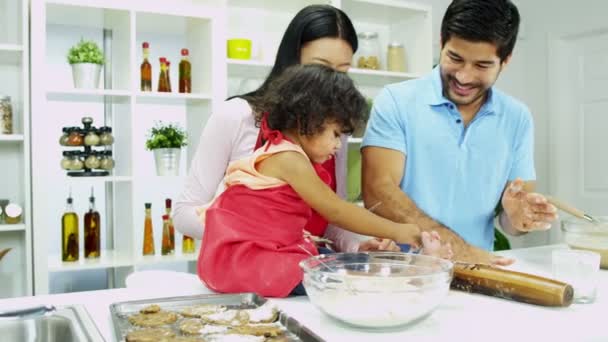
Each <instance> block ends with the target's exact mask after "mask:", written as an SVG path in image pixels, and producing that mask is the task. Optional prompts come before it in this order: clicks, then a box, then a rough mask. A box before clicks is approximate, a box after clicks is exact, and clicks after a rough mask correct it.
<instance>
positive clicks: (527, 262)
mask: <svg viewBox="0 0 608 342" xmlns="http://www.w3.org/2000/svg"><path fill="white" fill-rule="evenodd" d="M555 248H564V246H560V245H557V246H546V247H536V248H528V249H519V250H513V251H508V252H503V253H501V254H503V255H507V256H512V257H515V258H516V259H517V262H516V263H515V264H514V265H513V266H511V267H510V269H513V270H519V271H523V272H529V273H535V274H538V275H543V276H550V272H551V250H553V249H555ZM599 278H600V279H599V287H598V298H597V299H596V301H595V303H593V304H572V305H571V306H570V307H568V308H546V307H540V306H534V305H529V304H522V303H517V302H514V301H508V300H504V299H498V298H492V297H487V296H484V295H477V294H468V293H463V292H457V291H450V293H449V295H448V297H447V298H446V300H445V301H444V302H443V304H442V305H441V306H440V307H439V308H438V309H437V310H436V311H435V312H434V313H433V314H432V315H431V316H429V317H427V318H426V319H425V320H423V321H420V322H417V323H415V324H412V325H410V326H408V327H405V328H400V329H396V330H392V331H373V330H371V331H370V330H362V329H356V328H352V327H349V326H346V325H344V324H342V323H340V322H337V321H335V320H333V319H331V318H329V317H328V316H325V315H324V314H322V313H321V312H319V311H318V310H317V309H316V308H315V307H314V306H313V305H312V304H311V303H310V302H309V301H308V299H307V298H306V297H296V298H288V299H275V300H273V301H274V302H275V303H276V304H277V305H278V306H279V307H280V308H281V309H282V310H284V311H285V312H286V313H288V314H289V315H291V316H293V317H294V318H295V319H297V320H298V321H300V323H302V324H303V325H305V326H307V327H308V328H310V329H311V330H312V331H314V332H315V333H316V334H318V335H319V336H320V337H322V338H324V339H325V340H327V341H378V342H379V341H383V342H384V341H416V342H418V341H438V340H439V339H442V338H444V339H449V340H454V339H455V340H457V341H464V340H466V341H518V340H519V341H530V340H550V341H572V342H573V341H608V324H607V323H606V321H605V317H606V315H607V313H608V271H604V270H602V271H600V277H599ZM160 281H164V282H165V283H166V287H167V288H166V289H163V290H158V289H156V290H148V291H143V290H141V289H114V290H103V291H91V292H80V293H70V294H60V295H48V296H37V297H23V298H13V299H6V300H0V311H4V310H7V309H10V308H18V307H28V306H33V305H39V304H53V305H57V306H59V305H68V304H82V305H84V306H85V307H86V309H87V310H88V312H89V313H90V315H91V316H92V318H93V320H94V321H95V323H96V324H97V326H98V328H99V330H100V331H101V333H102V335H103V336H104V338H105V339H106V340H107V341H114V337H113V330H112V323H111V318H110V313H109V305H110V304H111V303H114V302H121V301H129V300H137V299H146V298H162V297H172V296H181V295H192V294H196V293H192V292H193V291H194V292H196V291H195V290H194V289H191V290H189V291H188V292H187V293H185V292H184V291H183V290H182V291H176V290H175V289H173V290H172V288H171V282H170V280H169V279H162V280H160ZM176 292H179V293H176ZM352 305H353V307H355V306H356V305H357V303H355V302H353V303H352ZM412 338H415V340H412Z"/></svg>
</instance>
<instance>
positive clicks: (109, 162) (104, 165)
mask: <svg viewBox="0 0 608 342" xmlns="http://www.w3.org/2000/svg"><path fill="white" fill-rule="evenodd" d="M99 168H100V169H103V170H107V171H110V170H112V169H113V168H114V159H112V151H103V152H101V161H100V162H99Z"/></svg>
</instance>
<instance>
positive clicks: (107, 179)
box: [66, 176, 132, 185]
mask: <svg viewBox="0 0 608 342" xmlns="http://www.w3.org/2000/svg"><path fill="white" fill-rule="evenodd" d="M66 178H67V181H66V182H67V183H70V184H73V185H79V184H85V185H89V184H94V183H128V182H131V181H132V178H131V177H128V176H102V177H70V176H66Z"/></svg>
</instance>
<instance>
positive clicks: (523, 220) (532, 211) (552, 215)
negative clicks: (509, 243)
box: [501, 178, 557, 232]
mask: <svg viewBox="0 0 608 342" xmlns="http://www.w3.org/2000/svg"><path fill="white" fill-rule="evenodd" d="M501 203H502V207H503V209H504V213H505V214H506V216H507V217H506V218H507V219H508V221H509V224H510V226H511V227H512V228H513V229H515V230H517V231H519V232H530V231H535V230H547V229H549V228H551V223H552V222H553V221H555V220H556V219H557V208H555V206H553V204H551V203H549V202H547V199H546V198H545V196H543V195H541V194H538V193H531V192H527V191H526V190H525V189H524V182H523V181H522V180H521V179H519V178H518V179H516V180H515V181H514V182H512V183H511V184H510V185H509V186H508V187H507V189H506V190H505V192H504V193H503V195H502V201H501ZM503 228H506V227H504V226H503Z"/></svg>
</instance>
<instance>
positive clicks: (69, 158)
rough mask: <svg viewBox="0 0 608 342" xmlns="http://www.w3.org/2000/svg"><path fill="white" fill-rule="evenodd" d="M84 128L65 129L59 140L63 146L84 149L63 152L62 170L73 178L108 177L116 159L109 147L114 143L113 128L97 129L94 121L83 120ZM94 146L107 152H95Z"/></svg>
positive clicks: (90, 119) (88, 118) (87, 118)
mask: <svg viewBox="0 0 608 342" xmlns="http://www.w3.org/2000/svg"><path fill="white" fill-rule="evenodd" d="M82 124H83V126H84V127H83V128H79V127H63V129H62V130H63V135H62V136H61V137H60V138H59V144H60V145H62V146H72V147H83V148H84V151H63V159H62V160H61V168H63V169H64V170H67V171H68V173H67V174H68V176H71V177H99V176H108V175H109V174H110V172H109V171H111V170H112V169H113V168H114V159H112V151H111V150H110V149H109V147H111V146H112V144H113V143H114V137H113V136H112V128H111V127H107V126H103V127H99V128H95V127H94V126H93V119H92V118H90V117H84V118H82ZM94 146H104V147H105V150H95V149H93V147H94Z"/></svg>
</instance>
